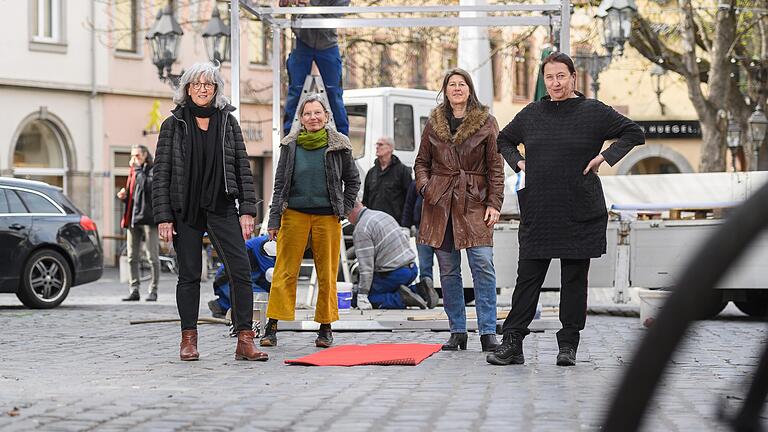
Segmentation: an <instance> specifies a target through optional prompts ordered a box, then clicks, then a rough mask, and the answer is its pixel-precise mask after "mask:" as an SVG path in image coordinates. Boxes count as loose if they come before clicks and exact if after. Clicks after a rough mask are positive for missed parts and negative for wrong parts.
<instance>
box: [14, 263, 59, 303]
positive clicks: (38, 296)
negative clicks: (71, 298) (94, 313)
mask: <svg viewBox="0 0 768 432" xmlns="http://www.w3.org/2000/svg"><path fill="white" fill-rule="evenodd" d="M21 278H22V279H21V285H20V286H19V291H18V292H17V293H16V296H17V297H18V298H19V300H21V302H22V303H24V305H25V306H27V307H30V308H33V309H50V308H54V307H56V306H58V305H59V304H61V302H63V301H64V299H65V298H67V295H68V294H69V288H70V287H71V286H72V271H71V270H70V268H69V263H67V260H65V259H64V257H63V256H62V255H61V254H60V253H58V252H56V251H53V250H50V249H42V250H39V251H37V252H35V253H34V254H32V256H31V257H29V259H28V260H27V263H26V265H25V266H24V273H22V275H21Z"/></svg>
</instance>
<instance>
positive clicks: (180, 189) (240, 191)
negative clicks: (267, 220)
mask: <svg viewBox="0 0 768 432" xmlns="http://www.w3.org/2000/svg"><path fill="white" fill-rule="evenodd" d="M182 109H183V108H182V107H181V106H177V107H176V108H175V109H174V110H173V111H171V114H172V115H171V116H170V117H168V118H167V119H165V121H164V122H163V125H162V126H161V127H160V137H159V138H158V139H157V151H156V154H155V167H154V182H153V183H152V205H153V207H154V214H155V223H156V224H160V223H163V222H174V213H181V208H182V201H183V199H184V186H185V183H186V182H187V181H189V180H190V179H188V178H187V176H186V174H185V172H184V158H185V154H186V153H185V149H186V145H187V135H188V134H187V132H188V128H189V127H190V126H189V125H187V124H186V122H185V121H184V119H183V116H182ZM234 110H235V107H233V106H232V105H227V106H225V107H224V108H222V109H221V110H220V111H219V113H218V115H220V116H221V122H222V125H224V127H223V129H224V146H223V150H224V176H225V177H226V182H225V183H224V185H225V189H226V193H227V195H229V196H230V197H232V198H237V200H238V203H239V211H240V214H241V215H246V214H247V215H252V216H256V191H255V188H254V185H253V174H252V173H251V167H250V165H249V164H248V153H247V152H246V151H245V142H244V141H243V132H242V131H241V130H240V125H239V124H238V123H237V119H235V116H233V115H232V114H231V113H232V111H234Z"/></svg>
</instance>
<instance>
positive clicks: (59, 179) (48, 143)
mask: <svg viewBox="0 0 768 432" xmlns="http://www.w3.org/2000/svg"><path fill="white" fill-rule="evenodd" d="M63 148H64V146H63V138H62V136H61V133H59V131H58V130H57V128H55V127H53V124H52V123H51V122H48V121H45V120H34V121H32V122H30V123H28V124H27V125H26V126H24V128H23V129H22V131H21V134H19V138H18V140H17V141H16V147H15V148H14V151H13V175H14V176H15V177H22V178H26V179H31V180H40V181H44V182H46V183H48V184H51V185H55V186H59V187H64V175H65V174H66V172H67V166H66V161H65V158H64V151H63Z"/></svg>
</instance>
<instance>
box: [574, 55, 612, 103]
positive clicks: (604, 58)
mask: <svg viewBox="0 0 768 432" xmlns="http://www.w3.org/2000/svg"><path fill="white" fill-rule="evenodd" d="M611 58H612V56H611V54H610V52H609V53H608V54H605V55H600V54H598V53H597V51H592V54H576V55H574V56H573V59H574V60H575V61H576V64H577V65H578V66H579V69H582V70H585V71H586V72H587V73H588V74H589V78H590V81H591V82H590V85H589V86H590V87H591V88H592V97H593V98H595V99H597V91H598V90H600V72H602V71H603V69H605V68H606V67H608V65H609V64H611Z"/></svg>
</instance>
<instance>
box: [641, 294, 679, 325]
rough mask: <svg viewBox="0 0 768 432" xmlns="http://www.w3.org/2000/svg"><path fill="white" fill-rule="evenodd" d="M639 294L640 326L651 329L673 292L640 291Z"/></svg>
mask: <svg viewBox="0 0 768 432" xmlns="http://www.w3.org/2000/svg"><path fill="white" fill-rule="evenodd" d="M637 294H638V296H639V297H640V324H641V325H643V326H644V327H650V326H651V325H652V324H653V321H654V320H655V319H656V317H657V316H658V315H659V311H660V310H661V308H662V307H663V306H664V302H666V301H667V298H668V297H669V296H670V295H671V294H672V292H671V291H662V290H649V289H640V290H639V291H638V292H637Z"/></svg>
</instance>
